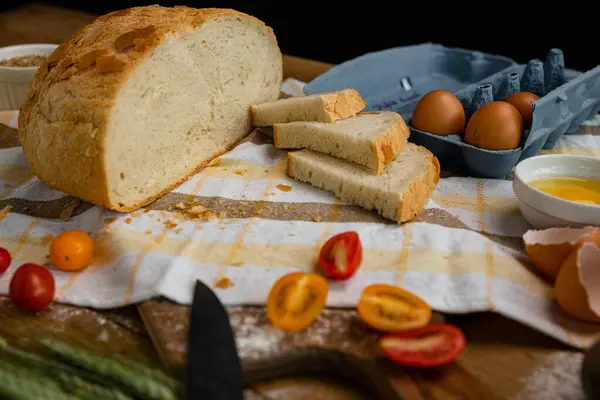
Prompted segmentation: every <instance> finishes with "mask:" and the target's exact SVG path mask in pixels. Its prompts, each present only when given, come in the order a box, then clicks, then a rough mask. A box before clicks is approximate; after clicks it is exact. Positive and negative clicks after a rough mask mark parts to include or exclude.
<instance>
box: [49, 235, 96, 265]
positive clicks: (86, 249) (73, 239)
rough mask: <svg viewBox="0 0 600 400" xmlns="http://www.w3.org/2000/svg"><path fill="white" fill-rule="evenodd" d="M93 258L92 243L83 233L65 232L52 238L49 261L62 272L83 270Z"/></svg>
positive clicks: (88, 236)
mask: <svg viewBox="0 0 600 400" xmlns="http://www.w3.org/2000/svg"><path fill="white" fill-rule="evenodd" d="M93 256H94V241H93V240H92V238H91V237H90V235H89V234H88V233H87V232H84V231H80V230H70V231H65V232H63V233H61V234H60V235H58V236H57V237H56V238H54V240H53V241H52V244H51V245H50V261H52V264H54V266H55V267H56V268H58V269H61V270H63V271H79V270H81V269H84V268H85V267H87V266H88V265H90V262H92V258H93Z"/></svg>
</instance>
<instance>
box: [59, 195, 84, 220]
mask: <svg viewBox="0 0 600 400" xmlns="http://www.w3.org/2000/svg"><path fill="white" fill-rule="evenodd" d="M80 204H81V200H79V199H78V198H76V197H73V198H72V199H71V200H70V201H69V202H68V203H67V204H66V205H65V208H63V210H62V212H61V213H60V216H59V219H60V220H61V221H64V222H66V221H68V220H69V219H70V218H71V216H72V215H73V212H75V209H76V208H77V207H78V206H79V205H80Z"/></svg>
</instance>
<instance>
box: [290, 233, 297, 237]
mask: <svg viewBox="0 0 600 400" xmlns="http://www.w3.org/2000/svg"><path fill="white" fill-rule="evenodd" d="M288 236H289V237H294V236H296V234H295V233H290V234H288Z"/></svg>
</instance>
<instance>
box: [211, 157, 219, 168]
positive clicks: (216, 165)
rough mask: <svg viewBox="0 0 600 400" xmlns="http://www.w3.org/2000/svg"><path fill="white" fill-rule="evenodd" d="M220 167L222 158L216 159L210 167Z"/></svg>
mask: <svg viewBox="0 0 600 400" xmlns="http://www.w3.org/2000/svg"><path fill="white" fill-rule="evenodd" d="M219 165H221V159H220V158H215V159H214V160H213V162H212V163H210V166H211V167H218V166H219Z"/></svg>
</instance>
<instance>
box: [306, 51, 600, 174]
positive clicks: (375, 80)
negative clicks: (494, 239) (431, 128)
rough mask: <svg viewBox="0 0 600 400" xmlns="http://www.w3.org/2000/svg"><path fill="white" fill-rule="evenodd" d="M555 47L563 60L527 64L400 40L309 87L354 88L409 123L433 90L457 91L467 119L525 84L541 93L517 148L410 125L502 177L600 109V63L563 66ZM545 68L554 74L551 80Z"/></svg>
mask: <svg viewBox="0 0 600 400" xmlns="http://www.w3.org/2000/svg"><path fill="white" fill-rule="evenodd" d="M550 54H554V55H555V56H557V63H554V64H553V65H550V64H552V63H548V62H545V63H543V62H541V61H539V60H532V61H530V62H529V63H528V64H527V65H521V64H517V63H516V62H515V61H513V60H511V59H510V58H506V57H502V56H497V55H491V54H486V53H481V52H477V51H470V50H465V49H457V48H448V47H444V46H442V45H439V44H433V43H425V44H420V45H415V46H407V47H397V48H393V49H388V50H383V51H378V52H374V53H368V54H365V55H363V56H360V57H358V58H355V59H353V60H350V61H347V62H345V63H343V64H340V65H338V66H336V67H334V68H332V69H331V70H329V71H328V72H326V73H324V74H322V75H320V76H319V77H317V78H316V79H314V80H313V81H312V82H310V83H308V84H307V85H306V86H305V87H304V92H305V93H306V94H313V93H320V92H327V91H331V90H340V89H343V88H348V87H351V88H354V89H356V90H357V91H358V92H359V93H360V94H361V96H362V97H363V98H364V99H365V101H366V102H367V107H366V109H365V111H377V110H390V111H395V112H397V113H399V114H401V115H402V116H403V117H404V119H405V120H406V121H407V122H408V123H409V125H410V120H411V116H412V112H413V110H414V108H415V106H416V104H417V102H418V101H419V99H420V98H421V97H422V96H423V95H425V94H427V93H429V92H430V91H432V90H437V89H441V90H447V91H450V92H452V93H454V94H455V95H456V96H457V97H458V99H459V100H460V101H461V103H462V104H463V107H464V108H465V113H466V115H467V118H468V117H469V116H470V115H471V114H472V113H473V111H474V110H475V109H476V107H477V106H480V105H481V104H483V103H485V102H488V101H491V100H503V99H504V98H506V97H507V96H508V95H510V94H512V93H514V92H515V91H519V90H523V91H531V92H534V93H536V94H538V95H540V96H541V98H540V99H539V100H537V101H536V102H534V103H533V120H532V125H531V129H530V130H527V131H525V132H524V135H523V141H522V143H521V146H520V147H518V148H517V149H514V150H497V151H494V150H485V149H481V148H478V147H475V146H472V145H469V144H467V143H464V142H463V141H462V138H461V137H460V136H459V135H450V136H439V135H434V134H431V133H428V132H424V131H420V130H418V129H415V128H413V127H411V135H410V139H409V140H410V141H412V142H414V143H416V144H419V145H421V146H424V147H426V148H427V149H429V150H430V151H431V152H432V153H433V154H435V155H436V156H437V157H438V158H439V160H440V162H441V163H442V165H444V164H446V165H449V164H464V165H465V166H466V167H467V169H468V170H469V172H470V173H471V174H473V175H476V176H480V177H484V178H500V179H501V178H504V177H505V176H506V175H507V174H509V173H510V171H511V170H512V169H513V168H514V166H515V165H516V164H517V163H518V162H519V161H520V160H524V159H526V158H529V157H532V156H535V155H536V154H538V153H539V151H540V150H541V149H542V148H552V147H554V145H555V144H556V142H557V141H558V140H559V139H560V138H561V137H562V136H563V135H565V134H569V133H573V132H575V131H576V130H577V129H578V128H579V126H580V125H581V123H582V122H583V121H585V120H587V119H589V118H591V117H593V116H594V115H596V114H597V113H598V112H599V111H600V66H599V67H596V68H594V69H592V70H590V71H588V72H585V73H580V72H578V71H573V70H568V69H564V61H562V53H561V52H560V51H559V50H555V49H554V50H552V51H551V53H550ZM544 70H545V71H544ZM544 75H546V76H548V77H552V78H549V79H550V81H549V82H548V81H546V79H544ZM545 86H549V88H548V89H550V90H546V89H545ZM482 94H487V96H483V95H482Z"/></svg>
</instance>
